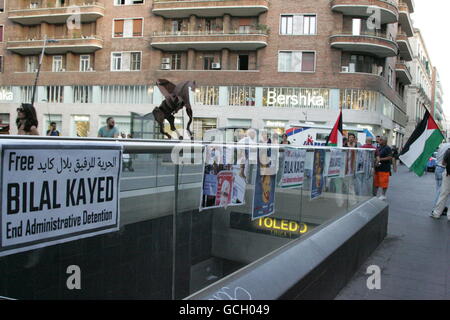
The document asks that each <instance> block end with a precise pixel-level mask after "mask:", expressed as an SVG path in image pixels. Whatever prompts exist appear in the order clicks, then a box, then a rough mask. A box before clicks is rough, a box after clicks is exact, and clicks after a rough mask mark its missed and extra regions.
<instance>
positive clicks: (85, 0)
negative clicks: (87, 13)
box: [10, 0, 105, 11]
mask: <svg viewBox="0 0 450 320" xmlns="http://www.w3.org/2000/svg"><path fill="white" fill-rule="evenodd" d="M73 6H77V7H92V6H98V7H102V8H104V7H105V5H104V4H103V3H101V2H97V1H89V0H79V1H76V2H75V3H73V4H71V5H70V6H67V5H64V6H60V7H57V6H54V5H49V2H44V3H41V4H36V6H33V7H32V6H31V3H29V4H28V5H23V4H22V5H19V6H17V7H13V8H11V9H10V11H13V10H42V9H68V8H71V7H73Z"/></svg>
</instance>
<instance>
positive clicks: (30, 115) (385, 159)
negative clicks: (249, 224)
mask: <svg viewBox="0 0 450 320" xmlns="http://www.w3.org/2000/svg"><path fill="white" fill-rule="evenodd" d="M16 125H17V129H18V134H19V135H39V130H38V126H39V122H38V120H37V116H36V110H35V108H34V107H33V105H31V104H28V103H23V104H22V105H21V106H20V107H19V108H18V109H17V120H16ZM46 135H47V136H60V135H61V133H60V132H59V131H58V128H57V124H56V122H51V123H50V128H49V129H48V130H47V132H46ZM119 136H120V137H121V138H123V139H127V138H128V139H131V138H132V136H131V134H128V135H126V134H125V133H123V132H122V133H120V131H119V129H118V128H117V127H116V125H115V121H114V118H113V117H108V118H107V119H106V125H105V126H103V127H101V128H100V129H99V130H98V137H100V138H119ZM255 138H256V131H255V132H254V133H253V136H252V135H251V134H250V135H249V134H247V135H246V137H244V138H243V140H245V139H250V140H253V139H255ZM243 140H241V141H239V142H249V141H243ZM267 142H268V143H271V141H267ZM387 142H388V139H387V137H382V136H377V137H376V141H375V142H374V141H373V138H372V137H370V136H368V137H367V138H366V141H365V144H364V145H361V143H359V142H358V139H357V137H356V135H355V134H354V133H351V132H350V133H348V136H347V137H344V138H343V146H344V147H345V148H367V149H374V150H375V159H376V160H375V175H374V196H378V194H379V193H380V191H381V195H380V196H379V199H381V200H386V193H387V190H388V188H389V180H390V176H391V175H392V170H393V171H394V172H396V171H397V163H398V160H399V154H400V152H399V150H398V148H397V147H396V146H393V147H390V146H388V144H387ZM280 143H281V144H290V142H289V140H288V136H287V134H283V135H282V137H281V142H280ZM123 169H124V170H125V169H128V170H129V171H134V169H133V166H132V159H131V156H130V155H125V157H124V165H123ZM435 179H436V196H435V201H434V203H435V207H434V209H433V211H432V213H431V216H432V217H433V218H439V217H440V216H441V215H446V213H447V210H448V209H447V206H446V201H447V197H448V195H449V194H450V143H445V144H442V145H441V147H440V149H439V151H438V155H437V166H436V171H435Z"/></svg>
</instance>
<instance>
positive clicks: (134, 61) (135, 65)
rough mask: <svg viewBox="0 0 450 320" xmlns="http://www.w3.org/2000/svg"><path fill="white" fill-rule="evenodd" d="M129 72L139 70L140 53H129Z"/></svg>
mask: <svg viewBox="0 0 450 320" xmlns="http://www.w3.org/2000/svg"><path fill="white" fill-rule="evenodd" d="M130 69H131V71H138V70H141V53H140V52H132V53H131V66H130Z"/></svg>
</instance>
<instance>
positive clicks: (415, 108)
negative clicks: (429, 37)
mask: <svg viewBox="0 0 450 320" xmlns="http://www.w3.org/2000/svg"><path fill="white" fill-rule="evenodd" d="M411 44H412V48H413V52H414V59H413V61H411V62H410V63H409V68H410V70H411V74H412V79H413V81H412V83H411V85H409V86H408V89H407V91H408V92H407V96H408V98H407V99H408V103H407V104H408V125H407V128H406V136H407V137H409V136H410V135H411V133H412V132H413V131H414V128H415V127H416V126H417V124H418V123H419V122H420V121H421V120H422V118H423V115H424V114H425V111H426V110H429V111H430V112H431V113H432V114H433V112H432V106H433V103H432V99H433V67H432V65H431V59H430V56H429V54H428V51H427V48H426V46H425V41H424V39H423V37H422V34H421V33H420V30H419V29H415V32H414V37H413V38H412V39H411Z"/></svg>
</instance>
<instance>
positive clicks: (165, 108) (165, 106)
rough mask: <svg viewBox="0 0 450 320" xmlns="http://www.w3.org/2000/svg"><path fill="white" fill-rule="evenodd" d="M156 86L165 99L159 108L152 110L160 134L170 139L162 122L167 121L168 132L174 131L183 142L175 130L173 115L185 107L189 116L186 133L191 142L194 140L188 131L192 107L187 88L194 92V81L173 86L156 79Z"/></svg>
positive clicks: (166, 81)
mask: <svg viewBox="0 0 450 320" xmlns="http://www.w3.org/2000/svg"><path fill="white" fill-rule="evenodd" d="M156 85H157V86H158V88H159V90H160V91H161V93H162V95H163V96H164V97H165V99H164V101H163V102H162V103H161V104H160V106H159V107H156V108H155V109H153V116H154V117H155V120H156V122H158V123H159V129H160V131H161V133H162V134H164V135H165V136H166V137H167V138H169V139H172V137H171V135H170V134H168V133H167V132H165V131H164V120H165V119H167V121H168V122H169V124H170V130H172V131H175V132H176V133H177V135H178V138H179V139H180V140H183V136H182V135H180V133H179V132H178V130H177V129H176V128H175V114H176V113H177V112H178V111H180V110H181V109H183V107H186V113H187V115H188V116H189V122H188V124H187V131H188V132H189V135H190V136H191V140H194V135H193V133H192V132H191V129H190V125H191V123H192V107H191V103H190V101H189V87H190V88H191V90H192V91H193V92H194V91H195V81H184V82H181V83H179V84H177V85H174V84H173V83H172V82H170V81H168V80H166V79H158V81H156Z"/></svg>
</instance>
